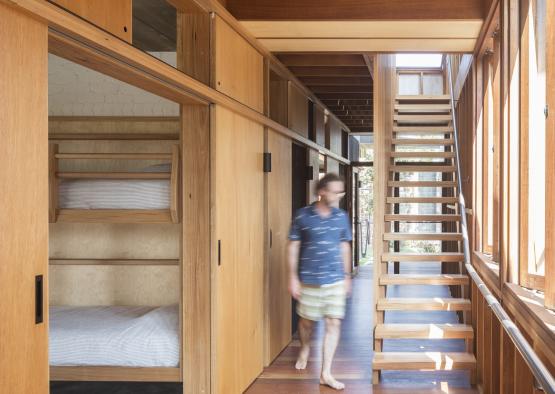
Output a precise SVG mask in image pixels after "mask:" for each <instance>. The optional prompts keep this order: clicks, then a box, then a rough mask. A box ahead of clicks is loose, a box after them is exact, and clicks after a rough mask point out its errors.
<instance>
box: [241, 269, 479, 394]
mask: <svg viewBox="0 0 555 394" xmlns="http://www.w3.org/2000/svg"><path fill="white" fill-rule="evenodd" d="M440 264H441V263H429V262H425V263H410V264H403V263H401V264H400V265H401V272H400V273H402V274H410V273H418V274H438V273H440ZM392 267H393V265H392V264H391V267H390V272H393V268H392ZM423 291H424V292H423ZM372 292H373V283H372V266H371V265H366V266H363V267H360V269H359V274H358V275H357V277H355V279H354V280H353V295H352V297H351V298H350V299H349V300H348V302H347V312H346V317H345V320H344V322H343V325H342V330H341V331H342V332H341V340H340V343H339V347H338V349H337V352H336V356H335V359H334V363H333V367H332V373H333V374H334V376H335V377H336V378H337V379H338V380H340V381H343V382H344V383H345V386H346V387H345V390H344V391H341V392H342V393H346V394H359V393H360V394H362V393H364V394H369V393H370V394H371V393H375V394H393V393H396V394H397V393H398V394H402V393H410V394H420V393H447V392H448V393H451V394H463V393H465V394H467V393H468V394H470V393H477V391H476V390H474V389H472V388H471V387H470V383H469V377H468V374H467V372H465V371H449V372H412V371H401V372H398V371H384V372H383V374H382V376H383V378H382V383H381V384H380V385H379V386H372V366H371V361H372V354H373V350H372V343H373V338H372V327H373V324H372V315H373V308H374V304H373V300H372V296H373V295H372ZM388 296H390V297H391V296H396V297H410V296H413V297H414V296H419V297H435V296H443V297H447V296H449V290H448V287H447V286H407V285H404V286H392V285H391V286H388ZM385 322H386V323H398V322H405V323H409V322H412V323H418V322H427V323H429V322H437V323H455V322H457V315H456V313H455V312H444V311H431V312H396V311H395V312H386V318H385ZM323 328H324V327H323V323H319V324H318V325H317V327H316V328H315V330H314V334H313V340H312V346H311V347H312V348H311V355H310V358H309V362H308V366H307V369H306V370H305V371H297V370H295V368H294V363H295V360H296V356H297V352H298V349H299V340H298V339H297V337H294V339H293V341H292V342H291V344H290V345H289V346H288V347H287V348H285V349H284V350H283V352H282V353H281V354H280V355H279V356H278V357H277V358H276V360H274V362H273V363H272V364H271V365H270V366H269V367H267V368H265V369H264V371H263V373H262V374H261V375H260V376H259V378H258V379H257V380H256V381H255V382H254V383H253V384H252V385H251V387H250V388H249V389H248V390H247V391H246V393H247V394H270V393H272V394H312V393H337V391H335V390H332V389H330V388H327V387H324V386H320V384H319V373H320V366H321V349H322V347H321V339H322V336H323ZM396 341H397V342H396ZM464 346H465V345H464V341H463V340H456V339H455V340H453V339H449V340H435V341H434V340H421V339H415V340H384V351H423V350H429V351H464ZM446 390H447V391H446Z"/></svg>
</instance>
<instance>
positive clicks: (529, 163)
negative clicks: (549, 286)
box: [520, 0, 550, 290]
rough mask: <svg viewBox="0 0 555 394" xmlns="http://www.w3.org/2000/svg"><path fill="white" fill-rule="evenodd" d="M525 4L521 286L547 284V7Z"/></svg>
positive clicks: (542, 2)
mask: <svg viewBox="0 0 555 394" xmlns="http://www.w3.org/2000/svg"><path fill="white" fill-rule="evenodd" d="M547 1H550V0H529V1H524V2H523V9H522V12H521V15H522V16H523V18H522V21H521V23H522V25H521V31H522V35H521V55H520V56H521V65H522V66H521V67H522V68H521V80H520V83H521V148H520V156H521V174H520V176H521V206H520V212H521V218H520V220H521V235H520V239H521V241H520V284H521V285H522V286H525V287H530V288H534V289H538V290H543V289H544V286H545V281H544V275H545V231H546V220H545V218H546V197H545V196H546V188H545V184H546V176H545V175H546V131H547V128H546V125H547V122H546V114H545V110H546V104H547V89H546V88H547V84H546V60H547V58H546V49H547V45H546V30H547V29H546V27H547V24H546V3H547Z"/></svg>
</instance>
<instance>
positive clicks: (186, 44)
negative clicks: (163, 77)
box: [177, 1, 210, 85]
mask: <svg viewBox="0 0 555 394" xmlns="http://www.w3.org/2000/svg"><path fill="white" fill-rule="evenodd" d="M177 68H178V69H179V70H181V71H183V72H184V73H186V74H188V75H190V76H192V77H193V78H195V79H197V80H199V81H201V82H202V83H204V84H206V85H209V84H210V15H209V14H208V13H207V12H206V11H204V10H203V9H201V8H200V7H198V6H197V5H196V4H195V3H194V2H192V1H191V3H190V4H188V7H187V9H186V10H183V11H178V13H177Z"/></svg>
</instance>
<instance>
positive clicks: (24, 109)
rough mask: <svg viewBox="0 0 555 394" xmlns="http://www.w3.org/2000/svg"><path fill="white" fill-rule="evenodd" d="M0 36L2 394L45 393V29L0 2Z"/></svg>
mask: <svg viewBox="0 0 555 394" xmlns="http://www.w3.org/2000/svg"><path fill="white" fill-rule="evenodd" d="M0 37H2V38H1V39H0V51H1V52H0V53H2V54H3V55H2V56H0V70H2V72H1V73H0V91H1V92H2V93H1V96H0V123H1V125H2V126H1V127H0V138H1V142H0V157H2V166H0V190H1V191H0V393H10V394H38V393H47V392H48V308H47V306H48V300H47V297H46V295H47V294H48V287H47V273H48V271H47V270H48V110H47V101H48V90H47V89H48V80H47V78H48V58H47V56H48V53H47V52H48V46H47V45H48V31H47V27H46V25H43V24H42V23H40V22H38V21H36V20H34V19H32V18H30V17H28V16H26V15H24V14H22V13H19V12H18V11H16V10H15V9H14V8H12V7H10V6H7V5H5V4H3V3H0ZM40 275H42V282H37V281H36V278H37V276H40ZM41 286H42V294H43V295H44V297H43V298H41V297H38V298H35V289H37V290H39V291H40V287H41ZM39 295H40V294H39ZM41 310H42V321H38V320H37V317H41V316H37V313H39V314H40V312H41Z"/></svg>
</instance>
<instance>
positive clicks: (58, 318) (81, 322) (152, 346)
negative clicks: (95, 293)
mask: <svg viewBox="0 0 555 394" xmlns="http://www.w3.org/2000/svg"><path fill="white" fill-rule="evenodd" d="M178 327H179V321H178V308H177V305H170V306H164V307H142V306H139V307H129V306H104V307H73V306H52V307H50V345H49V350H50V356H49V358H50V365H53V366H79V365H97V366H126V367H177V366H178V365H179V335H178Z"/></svg>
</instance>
